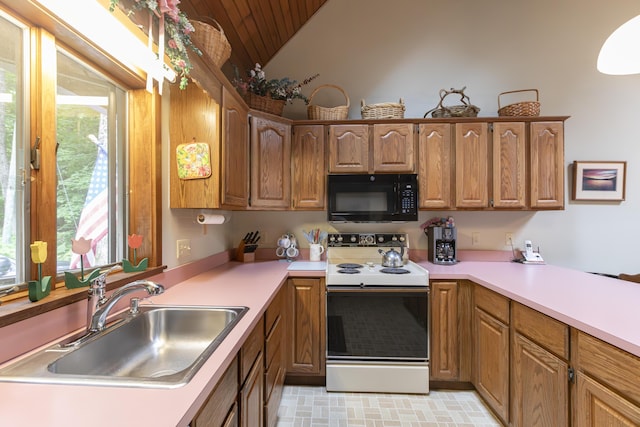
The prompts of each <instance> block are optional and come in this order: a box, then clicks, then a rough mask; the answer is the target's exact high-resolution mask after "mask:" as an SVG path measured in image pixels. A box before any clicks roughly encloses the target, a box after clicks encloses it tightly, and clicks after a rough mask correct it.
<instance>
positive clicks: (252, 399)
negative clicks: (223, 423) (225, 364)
mask: <svg viewBox="0 0 640 427" xmlns="http://www.w3.org/2000/svg"><path fill="white" fill-rule="evenodd" d="M263 363H264V362H263V361H262V352H260V354H259V355H258V358H257V359H256V361H255V363H254V364H253V366H252V368H251V370H250V371H249V374H248V375H247V379H246V380H245V382H244V385H243V386H242V388H241V389H240V399H239V400H240V425H241V426H242V427H260V426H262V423H263V418H262V415H263V405H264V397H263V396H264V394H263V387H264V365H263Z"/></svg>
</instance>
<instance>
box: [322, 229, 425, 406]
mask: <svg viewBox="0 0 640 427" xmlns="http://www.w3.org/2000/svg"><path fill="white" fill-rule="evenodd" d="M391 250H393V251H396V252H398V257H399V256H400V254H402V261H403V262H402V265H398V266H396V267H385V266H383V265H382V262H383V255H382V254H381V253H380V251H382V253H387V252H388V251H391ZM326 273H327V274H326V284H327V302H326V310H327V366H326V381H327V382H326V384H327V390H328V391H353V392H381V393H419V394H426V393H428V392H429V311H428V310H429V272H428V271H427V270H426V269H424V268H422V267H421V266H419V265H418V264H416V263H414V262H412V261H410V260H409V259H408V238H407V235H406V234H404V233H334V234H329V236H328V243H327V269H326Z"/></svg>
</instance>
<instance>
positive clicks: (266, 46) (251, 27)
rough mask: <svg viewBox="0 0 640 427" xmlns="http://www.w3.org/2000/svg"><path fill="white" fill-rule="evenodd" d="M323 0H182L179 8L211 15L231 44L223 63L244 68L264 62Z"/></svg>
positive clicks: (197, 16)
mask: <svg viewBox="0 0 640 427" xmlns="http://www.w3.org/2000/svg"><path fill="white" fill-rule="evenodd" d="M326 1H327V0H182V1H181V2H180V9H181V10H182V11H183V12H184V13H185V14H186V15H187V17H189V19H193V20H199V21H203V22H210V21H207V19H208V18H213V19H215V20H216V21H217V22H218V23H219V24H220V26H221V27H222V29H223V30H224V34H225V36H226V37H227V39H228V40H229V44H231V58H230V59H229V61H227V64H226V65H225V67H226V68H228V67H230V64H235V65H237V66H238V68H239V69H240V70H247V69H250V68H253V65H254V64H256V63H259V64H262V65H266V64H267V63H268V62H269V61H270V60H271V58H273V56H274V55H275V54H276V53H277V52H278V51H279V50H280V48H281V47H282V46H284V44H285V43H287V41H289V39H291V37H293V36H294V34H296V32H297V31H298V30H299V29H300V28H301V27H302V26H303V25H304V24H305V23H306V22H307V21H308V20H309V19H310V18H311V17H312V16H313V14H314V13H316V12H317V11H318V9H319V8H320V7H321V6H322V5H323V4H324V3H325V2H326ZM223 68H224V67H223ZM225 71H227V70H225Z"/></svg>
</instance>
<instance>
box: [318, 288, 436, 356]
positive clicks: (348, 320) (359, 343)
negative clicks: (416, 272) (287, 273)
mask: <svg viewBox="0 0 640 427" xmlns="http://www.w3.org/2000/svg"><path fill="white" fill-rule="evenodd" d="M428 299H429V288H428V287H412V288H403V287H393V286H389V287H373V288H359V287H357V288H353V287H328V288H327V305H326V310H327V360H334V361H337V360H361V361H407V362H410V361H428V360H429V313H428Z"/></svg>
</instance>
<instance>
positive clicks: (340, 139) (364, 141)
mask: <svg viewBox="0 0 640 427" xmlns="http://www.w3.org/2000/svg"><path fill="white" fill-rule="evenodd" d="M368 171H369V126H368V125H360V124H353V125H351V124H350V125H330V126H329V172H330V173H357V172H365V173H366V172H368Z"/></svg>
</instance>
